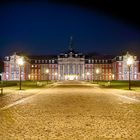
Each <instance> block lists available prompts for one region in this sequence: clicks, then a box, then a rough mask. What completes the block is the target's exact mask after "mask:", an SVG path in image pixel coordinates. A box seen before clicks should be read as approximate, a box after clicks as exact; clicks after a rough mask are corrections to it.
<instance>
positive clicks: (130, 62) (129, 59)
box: [126, 56, 133, 90]
mask: <svg viewBox="0 0 140 140" xmlns="http://www.w3.org/2000/svg"><path fill="white" fill-rule="evenodd" d="M126 63H127V66H128V70H129V90H131V81H130V80H131V79H130V68H131V65H132V64H133V58H132V56H129V57H128V58H127V62H126Z"/></svg>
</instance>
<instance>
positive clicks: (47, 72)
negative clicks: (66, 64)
mask: <svg viewBox="0 0 140 140" xmlns="http://www.w3.org/2000/svg"><path fill="white" fill-rule="evenodd" d="M46 74H47V84H48V80H49V78H48V74H49V69H46Z"/></svg>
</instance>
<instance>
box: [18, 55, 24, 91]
mask: <svg viewBox="0 0 140 140" xmlns="http://www.w3.org/2000/svg"><path fill="white" fill-rule="evenodd" d="M23 64H24V61H23V58H22V57H20V58H19V59H18V65H19V80H20V82H19V89H20V90H21V67H22V66H23Z"/></svg>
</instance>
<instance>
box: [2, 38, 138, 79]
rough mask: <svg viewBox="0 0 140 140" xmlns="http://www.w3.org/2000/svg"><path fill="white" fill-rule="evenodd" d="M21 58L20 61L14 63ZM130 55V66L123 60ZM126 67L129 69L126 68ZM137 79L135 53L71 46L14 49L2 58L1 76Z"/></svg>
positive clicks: (22, 77) (5, 77)
mask: <svg viewBox="0 0 140 140" xmlns="http://www.w3.org/2000/svg"><path fill="white" fill-rule="evenodd" d="M21 57H22V58H23V61H24V63H23V65H20V66H19V64H18V60H19V58H21ZM130 58H131V61H132V64H131V65H130V67H129V66H128V64H127V60H128V59H130ZM129 68H130V69H129ZM129 72H130V78H131V80H140V67H139V60H138V58H137V56H131V55H130V54H129V53H128V52H127V53H126V54H125V55H120V56H110V55H96V54H92V55H84V54H82V53H79V52H76V51H75V50H74V49H73V47H72V40H71V41H70V44H69V49H68V51H67V52H64V53H60V54H59V55H46V56H43V55H41V56H23V55H22V54H20V53H14V54H13V55H11V56H5V58H4V72H3V74H2V79H3V80H19V79H20V76H21V79H22V80H37V81H40V80H53V81H58V80H60V81H61V80H87V81H90V80H107V81H110V80H128V79H129Z"/></svg>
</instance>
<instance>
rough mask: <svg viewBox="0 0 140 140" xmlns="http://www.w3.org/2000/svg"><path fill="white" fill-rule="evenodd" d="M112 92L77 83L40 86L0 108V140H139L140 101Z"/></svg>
mask: <svg viewBox="0 0 140 140" xmlns="http://www.w3.org/2000/svg"><path fill="white" fill-rule="evenodd" d="M114 91H116V90H111V89H110V90H108V89H101V88H98V87H94V86H93V87H88V86H87V87H86V86H82V85H81V87H80V86H79V84H78V86H77V87H76V86H74V85H67V86H66V87H65V86H64V85H61V86H59V85H58V86H56V87H55V88H50V89H42V91H40V93H39V94H38V95H37V96H33V97H32V98H29V99H28V100H25V101H24V102H21V103H19V104H17V105H15V106H12V107H10V108H8V109H5V110H0V140H96V139H97V140H104V139H105V140H107V139H110V140H111V139H119V140H120V139H122V140H124V139H126V140H129V139H130V140H139V139H140V102H139V101H138V100H131V99H129V98H123V97H122V96H117V95H116V94H117V93H116V92H115V94H114ZM118 94H119V93H118ZM123 96H125V95H124V94H123Z"/></svg>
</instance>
